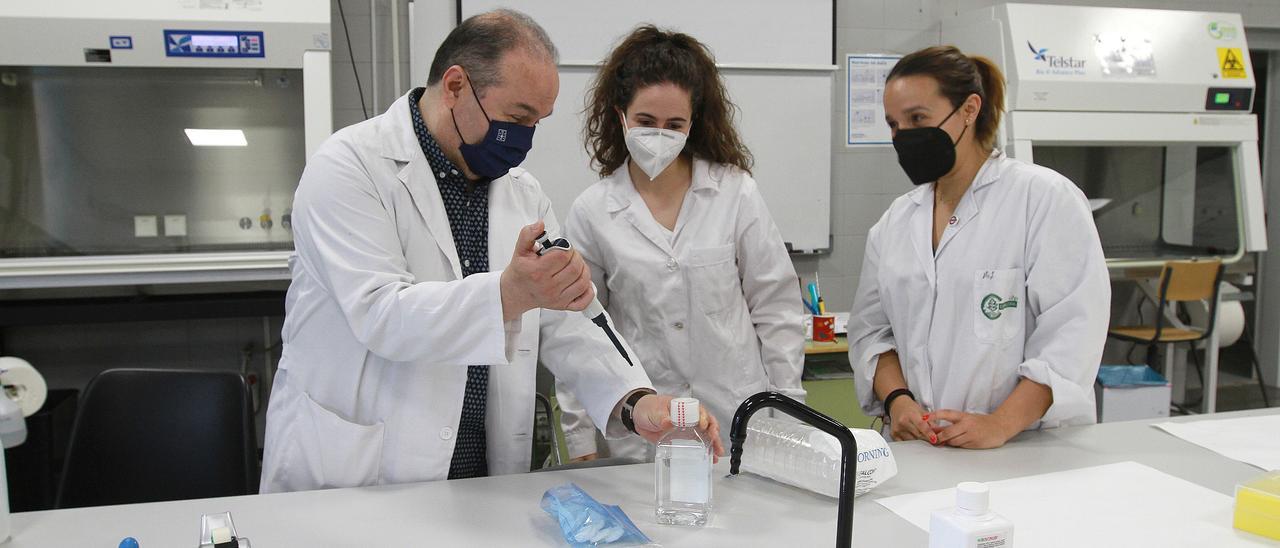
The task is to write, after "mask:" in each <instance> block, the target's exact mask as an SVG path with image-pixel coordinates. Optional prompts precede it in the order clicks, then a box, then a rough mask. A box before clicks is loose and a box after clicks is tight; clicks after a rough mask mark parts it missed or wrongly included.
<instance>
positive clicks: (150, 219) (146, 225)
mask: <svg viewBox="0 0 1280 548" xmlns="http://www.w3.org/2000/svg"><path fill="white" fill-rule="evenodd" d="M159 235H160V231H159V227H158V226H156V216H155V215H135V216H134V217H133V236H134V237H135V238H155V237H156V236H159Z"/></svg>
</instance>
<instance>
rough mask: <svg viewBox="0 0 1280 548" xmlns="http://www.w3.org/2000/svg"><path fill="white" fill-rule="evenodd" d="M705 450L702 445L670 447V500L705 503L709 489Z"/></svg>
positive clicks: (709, 475) (709, 476)
mask: <svg viewBox="0 0 1280 548" xmlns="http://www.w3.org/2000/svg"><path fill="white" fill-rule="evenodd" d="M709 466H711V463H710V462H708V460H707V451H706V449H704V448H703V447H702V446H700V445H699V446H694V447H672V448H671V500H672V501H674V502H687V503H692V504H706V503H707V502H708V501H707V494H708V493H709V492H710V491H711V489H710V485H708V483H709V482H710V481H711V474H710V472H709V471H708V470H707V467H709Z"/></svg>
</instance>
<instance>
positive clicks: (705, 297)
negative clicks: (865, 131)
mask: <svg viewBox="0 0 1280 548" xmlns="http://www.w3.org/2000/svg"><path fill="white" fill-rule="evenodd" d="M737 256H738V255H737V248H736V246H734V245H733V244H726V245H722V246H716V247H707V248H702V249H694V250H693V251H692V252H691V253H690V254H689V260H688V267H689V268H688V270H689V289H691V290H692V291H693V294H694V299H695V300H696V301H697V303H698V307H699V308H701V309H702V311H703V312H705V313H707V314H709V315H710V314H719V313H720V312H722V311H724V309H726V308H728V307H729V306H730V305H731V304H733V302H734V300H735V299H740V298H742V297H741V295H742V290H741V289H740V287H741V284H742V282H741V281H740V280H739V279H738V264H737V261H736V260H735V259H736V258H737Z"/></svg>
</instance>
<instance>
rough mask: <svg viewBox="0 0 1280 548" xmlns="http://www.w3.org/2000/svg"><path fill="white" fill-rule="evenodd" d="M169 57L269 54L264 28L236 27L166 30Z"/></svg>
mask: <svg viewBox="0 0 1280 548" xmlns="http://www.w3.org/2000/svg"><path fill="white" fill-rule="evenodd" d="M164 49H165V51H164V54H165V56H167V57H215V58H238V57H266V51H267V49H266V44H265V43H264V41H263V37H262V32H259V31H235V30H166V31H164Z"/></svg>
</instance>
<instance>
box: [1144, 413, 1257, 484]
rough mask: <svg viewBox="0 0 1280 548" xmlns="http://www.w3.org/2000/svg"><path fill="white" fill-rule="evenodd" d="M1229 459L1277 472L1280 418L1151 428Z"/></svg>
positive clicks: (1190, 423) (1200, 422) (1155, 425)
mask: <svg viewBox="0 0 1280 548" xmlns="http://www.w3.org/2000/svg"><path fill="white" fill-rule="evenodd" d="M1151 426H1154V427H1156V428H1159V429H1161V430H1164V431H1165V432H1168V433H1170V434H1173V435H1174V436H1176V437H1178V438H1181V439H1182V440H1184V441H1188V442H1191V443H1194V444H1196V445H1199V446H1200V447H1203V448H1205V449H1208V450H1210V451H1213V452H1215V453H1217V454H1219V455H1222V456H1224V457H1227V458H1229V459H1233V460H1238V461H1240V462H1243V463H1245V464H1252V465H1253V466H1257V467H1258V468H1261V469H1263V470H1267V471H1270V470H1280V415H1268V416H1263V417H1239V418H1232V419H1209V420H1200V421H1195V422H1161V423H1157V424H1153V425H1151Z"/></svg>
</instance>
